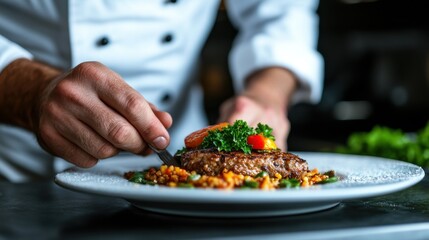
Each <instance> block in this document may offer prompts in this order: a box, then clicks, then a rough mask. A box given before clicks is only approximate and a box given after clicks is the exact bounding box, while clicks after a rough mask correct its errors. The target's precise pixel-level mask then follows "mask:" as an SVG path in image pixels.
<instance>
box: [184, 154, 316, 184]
mask: <svg viewBox="0 0 429 240" xmlns="http://www.w3.org/2000/svg"><path fill="white" fill-rule="evenodd" d="M181 163H182V167H183V168H185V169H186V170H188V171H196V172H197V173H199V174H204V175H209V176H217V175H219V174H221V173H222V172H223V171H224V170H228V171H232V172H234V173H236V174H242V175H246V176H255V175H256V174H258V173H260V172H261V171H265V172H267V173H268V174H269V175H270V177H275V174H276V173H279V174H280V175H281V176H282V177H283V178H298V177H299V176H300V175H301V173H302V172H303V171H307V170H308V164H307V162H306V161H305V160H303V159H301V158H300V157H298V156H297V155H294V154H292V153H286V152H281V151H266V152H252V153H251V154H245V153H243V152H219V151H216V150H210V149H203V150H191V151H188V152H186V153H183V154H182V156H181Z"/></svg>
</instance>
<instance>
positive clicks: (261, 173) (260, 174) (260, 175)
mask: <svg viewBox="0 0 429 240" xmlns="http://www.w3.org/2000/svg"><path fill="white" fill-rule="evenodd" d="M265 176H268V173H267V172H265V171H262V172H260V173H258V174H256V176H255V178H263V177H265Z"/></svg>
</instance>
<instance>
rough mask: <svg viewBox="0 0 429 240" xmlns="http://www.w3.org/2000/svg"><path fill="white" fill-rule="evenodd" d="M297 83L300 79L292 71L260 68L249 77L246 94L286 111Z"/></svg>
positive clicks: (278, 68)
mask: <svg viewBox="0 0 429 240" xmlns="http://www.w3.org/2000/svg"><path fill="white" fill-rule="evenodd" d="M297 85H298V81H297V80H296V78H295V76H294V75H293V74H292V73H291V72H290V71H288V70H287V69H285V68H280V67H270V68H265V69H262V70H259V71H257V72H255V73H253V74H252V75H250V77H249V78H247V80H246V86H245V91H244V95H246V96H249V97H252V98H254V99H257V100H259V101H260V102H263V103H264V104H266V105H271V106H277V107H278V108H279V109H283V110H284V111H286V110H287V108H288V106H289V102H290V99H291V97H292V95H293V93H294V91H295V89H296V88H297Z"/></svg>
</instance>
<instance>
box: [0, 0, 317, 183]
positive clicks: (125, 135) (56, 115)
mask: <svg viewBox="0 0 429 240" xmlns="http://www.w3.org/2000/svg"><path fill="white" fill-rule="evenodd" d="M225 4H226V8H227V12H228V15H229V17H230V19H231V22H232V23H233V24H234V25H235V27H236V28H237V29H238V30H239V34H238V36H237V37H236V39H235V41H234V44H233V48H232V49H231V52H230V55H229V64H230V69H231V75H232V77H233V80H234V87H235V92H236V95H235V96H234V97H233V98H231V99H229V100H227V101H226V102H225V103H223V104H222V105H221V107H220V119H219V121H228V122H233V121H235V120H236V119H244V120H246V121H247V122H248V123H249V124H250V125H256V124H257V123H258V122H263V123H265V124H268V125H270V126H271V127H272V128H273V129H274V135H275V137H276V142H277V144H278V146H280V147H281V148H282V149H283V150H286V139H287V135H288V132H289V129H290V126H289V125H290V124H289V121H288V118H287V110H288V107H289V106H290V105H291V104H293V103H296V102H299V101H310V102H317V101H319V99H320V97H321V90H322V89H321V88H322V69H323V59H322V57H321V55H320V54H319V53H318V52H317V50H316V44H317V30H318V19H317V16H316V12H315V10H316V8H317V4H318V2H317V1H315V0H289V1H280V0H263V1H260V0H229V1H225ZM218 7H219V1H218V0H205V1H198V0H175V1H173V0H169V1H167V0H151V1H138V0H124V1H115V0H92V1H79V0H62V1H56V0H43V1H42V0H20V1H16V0H2V1H0V71H1V72H0V123H1V124H0V179H6V180H9V181H13V182H23V181H29V180H32V179H39V178H46V177H50V176H52V175H53V174H54V173H56V172H57V171H60V170H62V169H64V168H65V167H67V166H69V164H73V165H76V166H79V167H91V166H94V165H95V164H97V162H98V161H99V160H100V159H107V158H109V159H115V158H118V159H119V160H120V159H121V158H136V154H139V155H147V154H149V153H150V152H151V151H150V149H149V148H148V144H150V145H152V146H153V147H155V148H158V149H164V148H168V149H169V150H170V151H171V152H175V151H176V150H177V149H180V148H181V147H182V146H183V138H184V137H185V136H186V135H187V134H188V133H190V132H192V131H194V130H197V129H199V128H202V127H204V126H206V125H207V124H208V123H207V119H206V116H205V115H204V111H203V105H202V102H203V101H202V97H203V96H202V91H201V88H200V86H198V84H197V81H195V77H194V76H193V73H194V72H195V66H197V64H196V61H197V60H198V56H199V52H200V50H201V48H202V46H203V44H204V42H205V40H206V37H207V35H208V33H209V32H210V29H211V27H212V25H213V23H214V20H215V17H216V13H217V9H218Z"/></svg>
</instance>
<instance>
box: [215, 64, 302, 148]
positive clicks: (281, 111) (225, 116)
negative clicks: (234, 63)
mask: <svg viewBox="0 0 429 240" xmlns="http://www.w3.org/2000/svg"><path fill="white" fill-rule="evenodd" d="M296 84H297V83H296V80H295V78H294V76H293V75H292V74H291V73H290V72H289V71H287V70H286V69H283V68H268V69H264V70H262V71H259V72H257V73H255V74H253V75H252V76H251V77H250V78H249V79H248V81H247V85H246V89H245V90H244V92H243V93H242V94H240V95H238V96H235V97H233V98H231V99H229V100H227V101H226V102H224V103H223V104H222V105H221V107H220V119H219V122H224V121H226V122H230V123H233V122H234V121H235V120H238V119H242V120H245V121H247V122H248V124H249V125H250V126H253V127H256V125H257V124H258V123H259V122H260V123H264V124H267V125H269V126H270V127H272V128H273V135H274V137H275V139H276V144H277V147H279V148H280V149H282V150H283V151H286V150H287V144H286V140H287V137H288V135H289V131H290V122H289V119H288V118H287V108H288V103H289V99H290V97H291V95H292V93H293V91H294V90H295V88H296Z"/></svg>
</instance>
